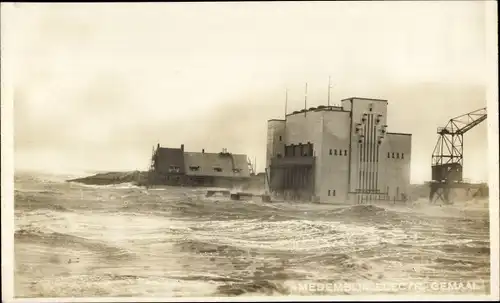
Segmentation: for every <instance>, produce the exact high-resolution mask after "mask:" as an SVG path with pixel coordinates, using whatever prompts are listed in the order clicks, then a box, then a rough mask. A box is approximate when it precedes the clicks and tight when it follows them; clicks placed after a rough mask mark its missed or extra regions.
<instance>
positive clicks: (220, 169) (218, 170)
mask: <svg viewBox="0 0 500 303" xmlns="http://www.w3.org/2000/svg"><path fill="white" fill-rule="evenodd" d="M214 171H216V172H218V173H220V172H222V168H220V167H214Z"/></svg>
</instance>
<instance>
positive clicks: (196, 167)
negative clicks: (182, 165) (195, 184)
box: [189, 166, 200, 171]
mask: <svg viewBox="0 0 500 303" xmlns="http://www.w3.org/2000/svg"><path fill="white" fill-rule="evenodd" d="M189 169H190V170H192V171H199V170H200V167H199V166H190V167H189Z"/></svg>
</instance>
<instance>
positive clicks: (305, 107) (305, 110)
mask: <svg viewBox="0 0 500 303" xmlns="http://www.w3.org/2000/svg"><path fill="white" fill-rule="evenodd" d="M306 115H307V82H306V93H305V96H304V116H306Z"/></svg>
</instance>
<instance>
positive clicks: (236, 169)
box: [233, 168, 241, 173]
mask: <svg viewBox="0 0 500 303" xmlns="http://www.w3.org/2000/svg"><path fill="white" fill-rule="evenodd" d="M240 172H241V168H235V169H233V173H240Z"/></svg>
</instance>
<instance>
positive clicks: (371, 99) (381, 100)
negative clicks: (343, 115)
mask: <svg viewBox="0 0 500 303" xmlns="http://www.w3.org/2000/svg"><path fill="white" fill-rule="evenodd" d="M352 99H360V100H369V101H377V102H385V103H389V102H388V101H387V100H385V99H374V98H363V97H349V98H346V99H342V100H341V101H347V100H352Z"/></svg>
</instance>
